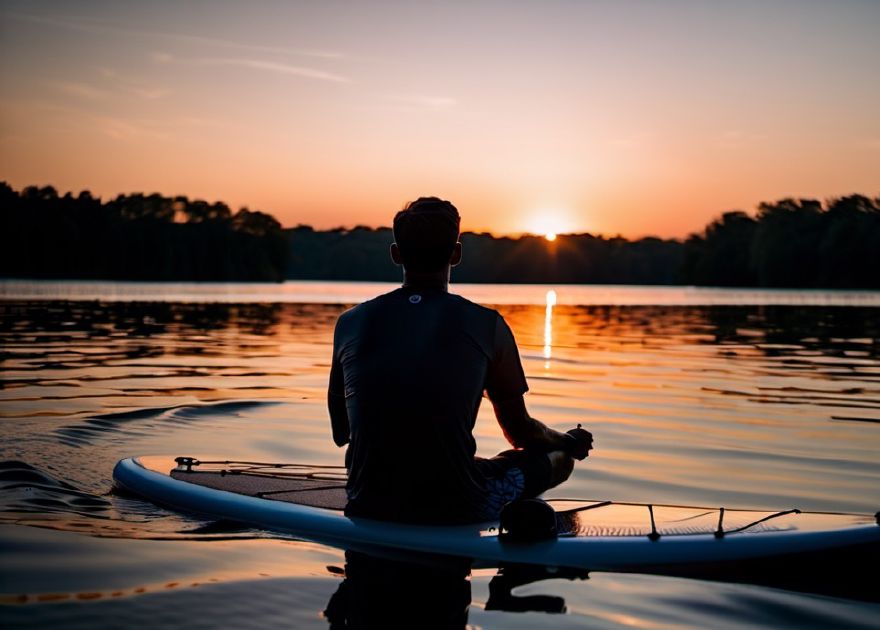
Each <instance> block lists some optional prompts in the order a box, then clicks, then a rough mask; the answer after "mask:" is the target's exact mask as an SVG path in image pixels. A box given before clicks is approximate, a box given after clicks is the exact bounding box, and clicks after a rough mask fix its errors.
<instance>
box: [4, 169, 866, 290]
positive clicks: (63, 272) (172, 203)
mask: <svg viewBox="0 0 880 630" xmlns="http://www.w3.org/2000/svg"><path fill="white" fill-rule="evenodd" d="M0 216H2V224H3V231H2V235H0V275H2V276H6V277H25V278H79V279H87V278H105V279H120V280H121V279H125V280H213V281H267V280H271V281H280V280H282V279H284V278H289V279H301V280H369V281H397V280H399V279H400V277H401V274H400V270H399V269H398V268H397V267H395V266H394V265H393V264H392V263H391V260H390V258H389V256H388V246H389V244H390V243H391V241H392V240H393V236H392V234H391V230H390V229H388V228H370V227H366V226H358V227H355V228H353V229H343V228H337V229H332V230H314V229H313V228H311V227H309V226H305V225H300V226H297V227H295V228H291V229H287V230H283V229H282V228H281V226H280V224H279V223H278V221H276V220H275V219H274V218H273V217H272V216H270V215H268V214H264V213H262V212H251V211H249V210H247V209H246V208H242V209H241V210H239V211H238V212H236V213H235V214H233V213H232V212H231V210H230V209H229V207H228V206H226V205H225V204H223V203H221V202H216V203H208V202H205V201H201V200H189V199H187V198H186V197H173V198H171V197H163V196H161V195H158V194H152V195H143V194H131V195H120V196H118V197H116V198H115V199H113V200H111V201H108V202H102V201H101V200H100V199H97V198H95V197H93V196H92V195H91V194H90V193H89V192H87V191H84V192H81V193H79V195H78V196H76V197H74V196H73V195H72V194H71V193H67V194H65V195H63V196H59V195H58V193H57V191H56V190H55V189H54V188H52V187H51V186H46V187H35V186H31V187H28V188H25V189H23V190H22V191H21V193H17V192H15V191H14V190H13V189H12V188H11V187H9V186H8V185H7V184H6V183H0ZM461 240H462V243H463V245H464V263H463V264H462V265H461V266H460V267H457V268H455V270H453V280H454V281H456V282H495V283H520V282H527V283H544V282H552V283H574V284H694V285H706V286H741V287H800V288H820V287H822V288H864V289H876V288H880V199H870V198H868V197H865V196H861V195H851V196H848V197H842V198H839V199H832V200H830V201H828V202H827V204H825V205H823V204H822V203H821V202H819V201H816V200H811V199H783V200H780V201H777V202H775V203H762V204H760V205H759V206H758V212H757V216H755V217H751V216H749V215H748V214H746V213H745V212H742V211H731V212H726V213H724V214H722V215H721V216H720V217H719V218H718V219H715V220H714V221H712V222H711V223H710V224H709V225H708V226H707V227H706V228H705V229H704V230H703V231H702V232H701V233H699V234H692V235H691V236H690V237H688V238H687V239H686V240H685V241H683V242H682V241H679V240H675V239H659V238H653V237H648V238H642V239H638V240H633V241H631V240H627V239H624V238H622V237H619V236H618V237H613V238H607V237H603V236H595V235H592V234H563V235H559V236H558V237H557V239H556V240H555V241H552V242H549V241H547V240H546V239H544V238H543V237H541V236H534V235H525V236H521V237H518V238H512V237H495V236H492V235H491V234H484V233H472V232H466V233H464V234H462V237H461Z"/></svg>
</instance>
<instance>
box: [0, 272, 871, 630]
mask: <svg viewBox="0 0 880 630" xmlns="http://www.w3.org/2000/svg"><path fill="white" fill-rule="evenodd" d="M386 288H387V287H386V285H371V284H360V283H286V284H283V285H178V284H172V285H157V284H134V283H132V284H119V285H117V284H112V283H77V282H63V283H52V282H45V283H39V282H24V281H15V282H11V281H4V282H2V283H0V344H2V354H0V361H2V363H0V365H2V376H0V378H2V390H0V440H2V446H0V487H2V488H3V492H2V494H0V496H2V503H0V510H2V511H0V549H2V552H0V554H2V565H3V568H2V570H0V593H2V600H0V620H2V621H3V622H6V623H5V624H4V625H6V624H12V625H14V626H23V625H36V626H50V625H62V624H63V625H66V626H82V627H86V626H88V627H95V626H101V625H103V626H107V627H114V626H115V627H118V626H120V625H139V624H143V625H166V626H183V625H188V626H208V625H212V626H216V625H225V626H227V627H233V626H234V627H267V626H270V625H272V626H277V625H279V624H284V625H287V626H292V627H297V628H299V627H315V628H326V627H328V625H329V624H328V622H327V620H326V619H325V618H324V617H323V616H322V614H321V613H322V611H324V610H325V609H326V608H327V606H328V603H329V602H330V599H331V596H332V595H333V594H334V592H335V591H336V590H337V589H338V588H339V585H340V582H341V578H340V571H339V570H338V569H337V567H341V566H342V565H343V564H344V562H345V559H344V557H343V553H342V552H341V551H338V550H335V549H331V548H327V547H323V546H320V545H315V544H312V543H307V542H302V541H296V540H291V539H289V538H284V537H279V536H275V535H272V534H267V533H265V532H260V531H256V530H250V529H241V528H229V527H226V528H221V527H217V526H216V524H212V523H209V522H205V521H201V520H199V519H195V518H189V517H185V516H181V515H177V514H174V513H171V512H168V511H166V510H163V509H161V508H158V507H155V506H153V505H151V504H148V503H145V502H143V501H140V500H138V499H136V498H133V497H127V496H119V495H116V494H113V493H111V479H110V477H111V471H112V468H113V465H114V463H115V462H116V461H117V460H118V459H120V458H122V457H125V456H128V455H133V454H162V453H171V454H199V455H204V454H216V455H224V456H230V457H236V458H241V459H244V458H249V459H250V458H252V459H260V460H268V461H299V462H304V463H316V464H317V463H332V464H336V463H341V458H342V453H341V451H339V450H337V449H336V448H335V447H334V446H333V445H332V442H331V440H330V436H329V423H328V420H327V416H326V412H325V409H324V397H325V391H326V390H325V388H326V379H327V369H328V365H329V354H330V347H331V336H332V329H333V323H334V321H335V318H336V317H337V316H338V314H339V313H340V312H341V311H342V310H344V308H346V305H347V304H353V303H356V302H357V301H360V300H361V299H365V298H366V297H368V296H370V295H374V294H375V293H377V292H379V291H384V290H386ZM455 290H457V288H456V289H455ZM460 292H461V293H462V294H464V295H466V296H468V297H471V298H472V299H476V300H478V301H480V302H482V303H485V304H496V305H499V306H498V308H499V310H500V311H501V312H502V313H503V314H504V316H505V317H506V318H507V320H508V321H509V322H510V324H511V327H512V328H513V330H514V333H515V335H516V337H517V340H518V342H519V344H520V350H521V354H522V357H523V362H524V365H525V369H526V373H527V375H528V377H529V381H530V385H531V393H530V394H529V396H528V403H529V407H530V409H531V410H532V412H533V414H534V415H535V416H537V417H539V418H541V419H542V420H544V421H545V422H547V423H549V424H551V425H553V426H555V427H557V428H560V429H567V428H569V427H571V426H573V424H574V423H575V422H582V423H583V424H584V425H585V426H587V427H588V428H589V429H591V430H592V431H593V432H594V434H595V436H596V451H595V452H594V455H593V457H591V458H590V459H589V460H587V462H585V463H584V464H583V465H581V466H579V467H578V468H577V470H576V471H575V473H574V476H573V478H572V480H571V481H570V482H569V483H568V484H566V485H565V486H564V487H563V488H560V489H557V490H555V491H553V492H552V493H551V496H581V497H590V498H596V499H606V498H612V499H618V500H633V501H657V502H676V503H690V504H711V505H722V504H723V505H726V506H728V507H753V508H780V509H782V508H789V507H798V508H801V509H812V510H840V511H856V512H867V513H873V512H875V511H877V510H878V509H880V483H878V482H880V463H878V457H877V453H878V452H880V293H876V292H875V293H871V292H821V291H804V292H801V291H787V292H786V291H777V292H762V291H751V290H749V291H736V290H696V289H690V288H681V287H677V288H676V287H673V288H648V287H636V288H628V287H564V286H563V287H550V286H526V287H523V286H516V287H509V286H498V285H476V286H464V287H461V288H460ZM476 435H477V438H478V446H479V451H480V454H483V455H491V454H492V453H494V452H496V451H498V450H501V449H502V448H504V446H505V445H504V442H503V438H502V437H501V434H500V431H499V430H498V428H497V425H496V424H495V422H494V419H493V418H492V414H491V410H490V409H489V408H488V407H487V408H484V409H482V410H481V412H480V416H479V420H478V424H477V429H476ZM29 525H30V526H37V527H29ZM494 574H495V572H494V571H493V570H489V569H480V570H477V571H476V572H475V573H474V575H473V576H472V579H471V581H470V594H471V604H470V611H469V623H470V624H471V625H472V626H474V627H482V628H496V627H498V628H501V627H504V628H509V627H522V628H532V627H536V626H537V625H539V624H541V625H542V626H545V627H549V628H554V627H555V628H568V627H583V626H589V627H622V626H632V625H647V626H657V627H695V628H696V627H699V628H704V627H731V626H734V627H735V626H743V627H756V626H758V627H760V626H764V627H785V626H790V627H805V626H816V627H832V626H837V627H840V626H864V627H872V626H876V621H877V619H878V613H880V606H878V605H877V604H872V603H866V602H860V601H852V600H848V599H841V598H829V597H822V596H817V595H810V594H805V593H794V592H787V591H782V590H777V589H771V588H765V587H758V586H751V585H735V584H720V583H711V582H699V581H694V580H682V579H675V578H664V577H651V576H638V575H618V574H591V575H590V577H589V579H582V577H583V576H579V577H578V578H577V579H575V578H573V577H572V576H567V575H563V574H558V575H556V576H555V579H547V580H544V581H539V582H536V583H533V584H530V585H528V586H525V587H523V588H521V589H519V590H517V591H516V592H515V594H516V595H517V596H520V597H527V596H530V595H538V594H540V595H549V596H552V597H555V598H563V599H564V602H565V607H566V609H567V614H564V615H563V614H550V613H539V612H526V613H513V612H504V611H502V610H498V609H497V607H496V606H494V605H487V602H489V601H490V592H489V582H490V579H491V578H492V577H493V576H494ZM827 579H828V580H834V579H835V576H827ZM413 581H414V582H416V583H418V581H419V576H418V575H414V576H413ZM395 597H396V596H395V595H393V594H392V595H390V596H389V599H388V601H387V612H388V618H389V620H391V621H397V622H402V621H403V620H404V619H403V618H405V617H406V616H407V615H409V614H410V612H408V611H409V608H408V607H407V606H406V605H405V603H404V602H401V601H399V600H397V599H395ZM540 601H546V600H540ZM553 601H558V600H553ZM427 605H428V606H430V605H431V604H430V602H429V603H428V604H427ZM424 614H425V615H427V616H429V615H431V614H432V613H431V611H430V609H428V610H427V611H426V612H425V613H424ZM412 625H413V627H417V626H418V625H419V620H418V619H414V620H412Z"/></svg>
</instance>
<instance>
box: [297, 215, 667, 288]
mask: <svg viewBox="0 0 880 630" xmlns="http://www.w3.org/2000/svg"><path fill="white" fill-rule="evenodd" d="M289 235H290V258H289V259H288V265H287V277H288V278H297V279H303V280H386V281H396V280H400V278H401V272H400V269H399V268H397V267H395V266H394V264H393V263H392V262H391V259H390V257H389V255H388V246H389V244H390V243H391V242H392V241H393V240H394V237H393V235H392V233H391V230H390V229H389V228H378V229H374V228H370V227H366V226H358V227H356V228H354V229H351V230H343V229H335V230H327V231H317V230H313V229H312V228H311V227H309V226H299V227H296V228H293V229H292V230H290V232H289ZM461 242H462V246H463V252H464V258H463V262H462V264H461V265H460V266H458V267H456V268H455V269H453V271H452V279H453V280H454V281H455V282H497V283H543V282H556V283H572V284H588V283H604V284H611V283H613V284H675V283H676V282H677V281H678V272H679V269H680V268H681V264H682V260H683V258H682V254H683V251H682V244H681V243H680V242H678V241H674V240H661V239H658V238H643V239H640V240H637V241H628V240H626V239H624V238H620V237H615V238H605V237H602V236H592V235H590V234H561V235H559V236H557V238H556V240H555V241H553V242H548V241H547V240H546V239H545V238H544V237H543V236H534V235H525V236H521V237H518V238H511V237H495V236H492V235H491V234H483V233H473V232H465V233H463V234H462V235H461Z"/></svg>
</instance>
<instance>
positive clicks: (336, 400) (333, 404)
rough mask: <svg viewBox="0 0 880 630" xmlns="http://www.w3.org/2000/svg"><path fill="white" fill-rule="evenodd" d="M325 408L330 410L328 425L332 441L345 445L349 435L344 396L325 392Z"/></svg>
mask: <svg viewBox="0 0 880 630" xmlns="http://www.w3.org/2000/svg"><path fill="white" fill-rule="evenodd" d="M327 409H328V410H329V411H330V426H331V428H332V429H333V441H334V442H335V443H336V446H345V445H346V444H348V442H349V440H350V437H351V427H350V426H349V424H348V411H347V410H346V409H345V396H339V395H337V394H334V393H333V392H332V391H328V392H327Z"/></svg>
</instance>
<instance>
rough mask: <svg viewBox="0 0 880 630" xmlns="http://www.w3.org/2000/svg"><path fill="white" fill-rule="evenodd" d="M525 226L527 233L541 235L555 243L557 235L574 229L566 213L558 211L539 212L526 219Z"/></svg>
mask: <svg viewBox="0 0 880 630" xmlns="http://www.w3.org/2000/svg"><path fill="white" fill-rule="evenodd" d="M525 225H526V229H527V231H528V232H530V233H531V234H537V235H541V236H543V237H544V238H545V239H547V240H548V241H550V242H553V241H555V240H556V237H557V236H558V235H559V234H565V233H568V232H571V231H572V230H573V229H574V224H573V222H572V221H571V219H570V218H569V217H568V215H567V213H564V212H561V211H559V210H539V211H537V212H535V213H534V214H533V215H532V216H530V217H529V218H528V220H527V221H526V223H525Z"/></svg>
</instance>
